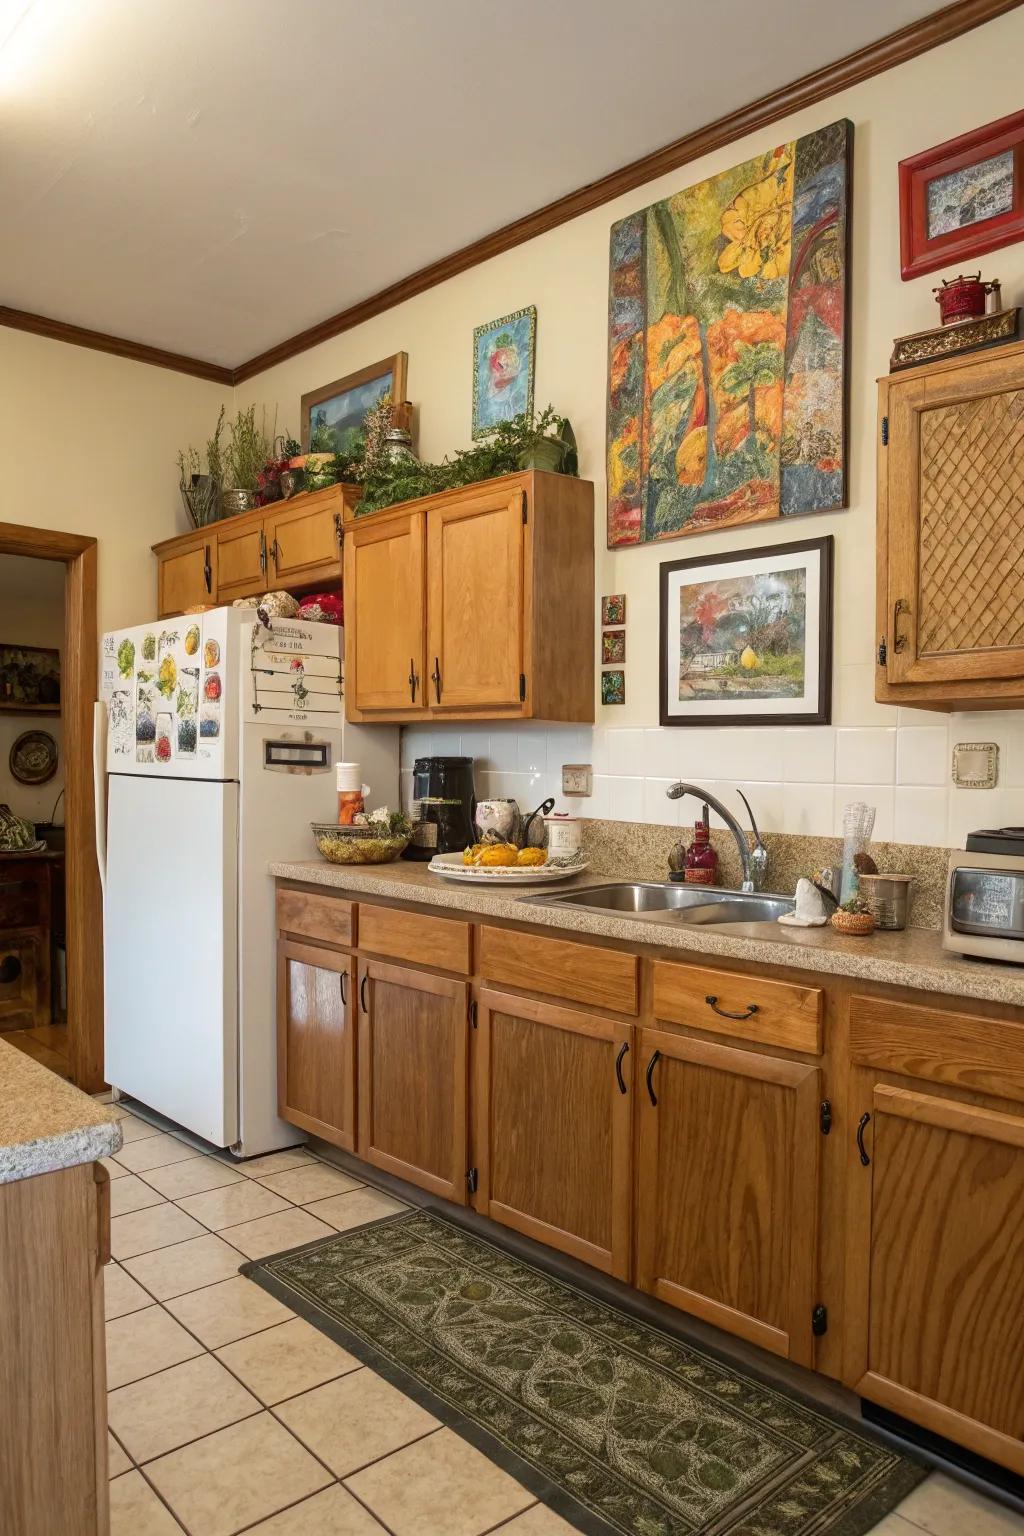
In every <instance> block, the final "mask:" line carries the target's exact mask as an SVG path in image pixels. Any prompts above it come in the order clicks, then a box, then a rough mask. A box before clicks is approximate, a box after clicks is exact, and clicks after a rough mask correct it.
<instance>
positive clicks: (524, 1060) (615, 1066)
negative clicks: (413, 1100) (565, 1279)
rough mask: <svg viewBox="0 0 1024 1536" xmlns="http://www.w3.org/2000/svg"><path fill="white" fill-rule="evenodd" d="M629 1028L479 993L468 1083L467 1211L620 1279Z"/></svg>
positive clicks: (628, 1172)
mask: <svg viewBox="0 0 1024 1536" xmlns="http://www.w3.org/2000/svg"><path fill="white" fill-rule="evenodd" d="M632 1042H633V1025H631V1024H624V1023H619V1022H616V1021H615V1020H612V1019H604V1018H600V1017H597V1016H595V1015H593V1014H591V1013H584V1012H580V1011H578V1010H576V1009H570V1008H557V1007H555V1006H554V1005H553V1004H550V1003H538V1002H534V1001H531V1000H529V999H527V998H520V997H513V996H512V995H511V994H507V993H502V992H492V991H489V990H484V991H482V992H481V994H480V999H479V1017H478V1031H477V1036H476V1062H475V1078H474V1085H473V1086H474V1114H475V1121H474V1125H475V1139H474V1147H475V1153H474V1155H475V1158H476V1162H477V1174H478V1190H477V1200H476V1205H477V1209H478V1210H479V1211H480V1212H481V1213H482V1214H484V1215H485V1216H490V1217H492V1218H493V1219H494V1220H495V1221H500V1222H503V1223H504V1224H505V1225H506V1226H508V1227H512V1228H514V1229H515V1231H517V1232H522V1233H524V1234H525V1235H526V1236H527V1237H532V1238H535V1239H536V1240H537V1241H538V1242H541V1243H547V1244H548V1245H549V1246H551V1247H553V1248H560V1249H561V1250H562V1252H563V1253H568V1254H571V1255H572V1257H573V1258H575V1259H581V1260H583V1262H584V1263H586V1264H593V1265H595V1266H596V1267H597V1268H598V1269H601V1270H604V1271H605V1272H606V1273H607V1274H612V1275H615V1276H617V1277H618V1279H620V1280H628V1279H629V1275H630V1232H631V1224H632V1180H633V1169H632V1135H631V1125H632V1103H633V1054H634V1053H633V1050H632Z"/></svg>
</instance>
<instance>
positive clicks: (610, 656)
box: [601, 629, 626, 667]
mask: <svg viewBox="0 0 1024 1536" xmlns="http://www.w3.org/2000/svg"><path fill="white" fill-rule="evenodd" d="M625 659H626V631H625V630H624V629H606V630H605V632H604V634H603V635H602V636H601V664H602V666H606V667H607V666H608V665H610V664H611V663H614V662H623V661H625Z"/></svg>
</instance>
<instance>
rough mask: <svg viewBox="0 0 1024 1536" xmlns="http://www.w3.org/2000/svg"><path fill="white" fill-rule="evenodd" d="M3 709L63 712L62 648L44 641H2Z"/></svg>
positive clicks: (0, 680)
mask: <svg viewBox="0 0 1024 1536" xmlns="http://www.w3.org/2000/svg"><path fill="white" fill-rule="evenodd" d="M0 710H6V711H7V712H8V713H9V714H15V715H24V714H39V715H59V714H60V652H59V651H57V650H52V649H51V648H50V647H49V646H41V645H0Z"/></svg>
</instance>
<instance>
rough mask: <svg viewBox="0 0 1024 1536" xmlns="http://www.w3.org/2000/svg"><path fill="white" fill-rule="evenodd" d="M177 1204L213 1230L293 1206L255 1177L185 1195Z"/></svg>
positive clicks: (254, 1219) (269, 1214) (236, 1224)
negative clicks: (203, 1192) (198, 1193)
mask: <svg viewBox="0 0 1024 1536" xmlns="http://www.w3.org/2000/svg"><path fill="white" fill-rule="evenodd" d="M178 1205H179V1206H180V1207H181V1209H182V1210H183V1211H187V1212H188V1214H189V1215H190V1216H194V1217H195V1218H196V1220H197V1221H201V1222H202V1224H203V1226H204V1227H210V1228H211V1229H212V1230H213V1231H214V1232H216V1231H218V1230H219V1229H220V1228H221V1227H237V1226H240V1225H241V1223H242V1222H244V1221H256V1220H257V1219H258V1218H259V1217H260V1216H272V1215H273V1214H274V1212H275V1211H287V1210H290V1209H291V1207H290V1206H289V1204H288V1201H287V1200H282V1199H281V1196H280V1195H275V1194H273V1193H272V1191H271V1190H269V1189H264V1188H263V1185H262V1184H257V1182H256V1180H255V1179H242V1180H241V1181H240V1182H239V1183H238V1184H228V1185H226V1186H225V1187H224V1188H223V1189H208V1190H207V1191H206V1193H205V1194H202V1195H186V1196H185V1197H184V1198H183V1199H181V1200H179V1201H178ZM229 1241H230V1239H229Z"/></svg>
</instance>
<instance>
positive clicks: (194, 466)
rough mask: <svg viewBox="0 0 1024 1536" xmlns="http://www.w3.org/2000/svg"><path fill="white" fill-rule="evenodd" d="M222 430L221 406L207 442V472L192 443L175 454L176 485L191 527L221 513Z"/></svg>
mask: <svg viewBox="0 0 1024 1536" xmlns="http://www.w3.org/2000/svg"><path fill="white" fill-rule="evenodd" d="M223 430H224V407H223V406H221V408H220V415H219V416H218V417H217V425H216V427H214V429H213V436H212V437H211V438H208V439H207V443H206V473H205V474H203V473H202V472H201V470H200V458H199V454H198V452H197V450H196V449H195V448H192V447H191V446H190V447H188V448H186V449H184V450H183V451H182V452H180V453H179V454H178V489H179V491H180V492H181V499H182V501H183V502H184V504H185V511H186V512H187V513H188V515H189V518H190V519H191V522H192V526H193V527H194V528H205V527H206V525H207V523H213V522H216V520H217V518H218V517H219V516H220V496H221V488H222V486H223V484H224V456H223V452H222V450H221V443H220V436H221V433H222V432H223Z"/></svg>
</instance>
